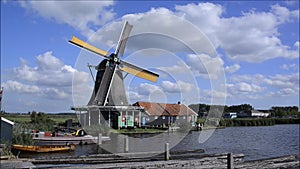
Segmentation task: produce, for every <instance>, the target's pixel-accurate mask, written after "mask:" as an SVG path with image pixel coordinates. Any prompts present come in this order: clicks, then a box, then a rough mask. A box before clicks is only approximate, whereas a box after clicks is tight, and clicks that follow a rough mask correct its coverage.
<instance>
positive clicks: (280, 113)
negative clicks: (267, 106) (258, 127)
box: [270, 106, 300, 117]
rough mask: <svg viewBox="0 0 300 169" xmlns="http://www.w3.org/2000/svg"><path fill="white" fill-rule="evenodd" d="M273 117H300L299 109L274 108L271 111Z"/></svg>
mask: <svg viewBox="0 0 300 169" xmlns="http://www.w3.org/2000/svg"><path fill="white" fill-rule="evenodd" d="M270 112H271V114H272V116H273V117H285V116H299V115H300V114H299V108H298V107H297V106H286V107H278V106H274V107H272V108H271V110H270Z"/></svg>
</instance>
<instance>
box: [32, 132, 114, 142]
mask: <svg viewBox="0 0 300 169" xmlns="http://www.w3.org/2000/svg"><path fill="white" fill-rule="evenodd" d="M33 140H34V141H35V142H36V143H37V144H38V145H66V144H67V143H70V144H75V145H86V144H96V143H97V142H98V137H94V136H92V135H87V134H86V132H85V131H84V130H83V129H79V130H77V131H76V132H74V133H71V134H59V135H55V134H54V135H51V134H50V135H49V134H44V133H42V134H35V136H34V137H33ZM109 140H110V138H109V137H108V136H102V137H101V141H102V142H104V141H109Z"/></svg>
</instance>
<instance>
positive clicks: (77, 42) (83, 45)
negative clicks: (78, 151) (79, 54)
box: [69, 36, 109, 58]
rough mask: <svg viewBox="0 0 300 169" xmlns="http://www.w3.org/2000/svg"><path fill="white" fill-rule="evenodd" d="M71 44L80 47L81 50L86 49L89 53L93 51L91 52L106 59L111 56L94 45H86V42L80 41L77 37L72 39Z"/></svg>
mask: <svg viewBox="0 0 300 169" xmlns="http://www.w3.org/2000/svg"><path fill="white" fill-rule="evenodd" d="M69 42H70V43H72V44H74V45H77V46H79V47H81V48H84V49H86V50H88V51H91V52H94V53H96V54H98V55H101V56H103V57H106V58H107V56H108V54H109V52H106V51H104V50H101V49H99V48H97V47H95V46H93V45H90V44H88V43H86V42H84V41H82V40H80V39H78V38H77V37H75V36H73V37H72V39H71V40H70V41H69Z"/></svg>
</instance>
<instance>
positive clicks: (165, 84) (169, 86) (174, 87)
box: [161, 81, 195, 93]
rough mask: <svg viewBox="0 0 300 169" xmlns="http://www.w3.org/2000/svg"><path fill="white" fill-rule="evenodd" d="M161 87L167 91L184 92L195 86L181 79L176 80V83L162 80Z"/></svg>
mask: <svg viewBox="0 0 300 169" xmlns="http://www.w3.org/2000/svg"><path fill="white" fill-rule="evenodd" d="M161 87H162V89H163V91H165V92H168V93H184V92H190V91H191V90H192V89H193V88H195V86H193V85H192V84H190V83H186V82H183V81H177V82H176V83H174V82H170V81H162V83H161Z"/></svg>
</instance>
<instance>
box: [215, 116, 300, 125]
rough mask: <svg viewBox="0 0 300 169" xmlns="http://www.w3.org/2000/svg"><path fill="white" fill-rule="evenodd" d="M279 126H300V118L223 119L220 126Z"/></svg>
mask: <svg viewBox="0 0 300 169" xmlns="http://www.w3.org/2000/svg"><path fill="white" fill-rule="evenodd" d="M278 124H300V118H235V119H221V120H220V122H219V125H220V126H223V127H234V126H273V125H278Z"/></svg>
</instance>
